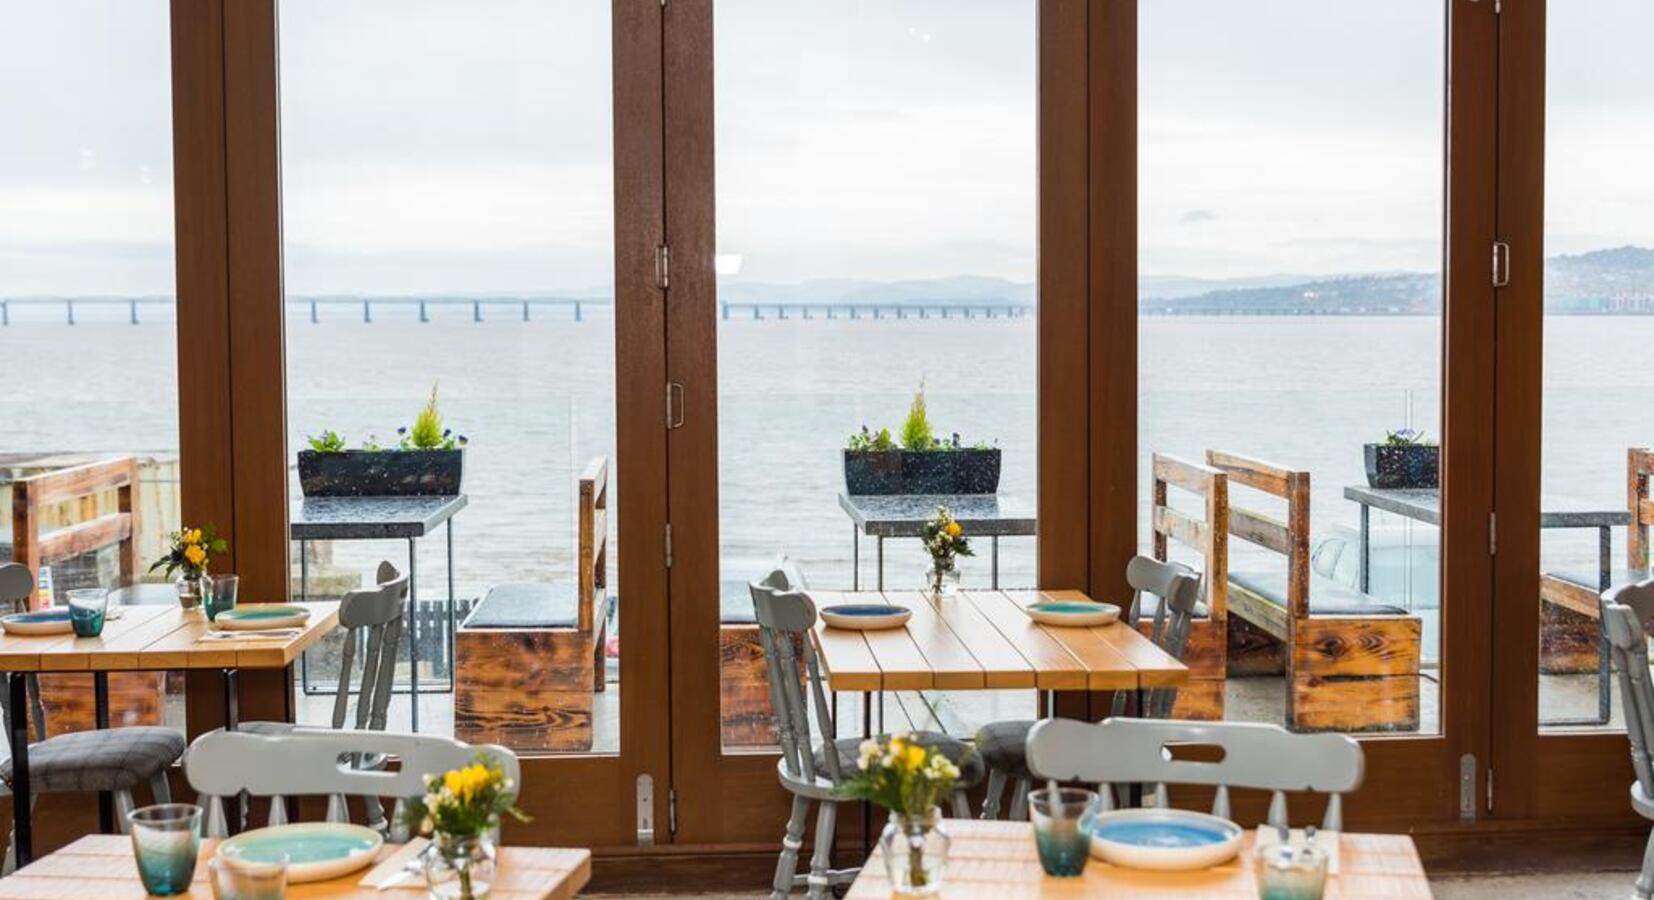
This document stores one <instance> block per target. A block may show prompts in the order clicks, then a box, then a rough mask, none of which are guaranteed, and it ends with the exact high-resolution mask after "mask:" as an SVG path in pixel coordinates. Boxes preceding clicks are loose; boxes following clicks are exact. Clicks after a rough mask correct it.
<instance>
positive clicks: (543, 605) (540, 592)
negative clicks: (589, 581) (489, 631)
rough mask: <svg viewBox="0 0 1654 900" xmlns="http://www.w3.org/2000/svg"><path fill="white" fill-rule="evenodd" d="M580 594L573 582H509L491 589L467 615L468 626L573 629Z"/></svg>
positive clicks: (577, 615) (577, 619)
mask: <svg viewBox="0 0 1654 900" xmlns="http://www.w3.org/2000/svg"><path fill="white" fill-rule="evenodd" d="M579 621H580V596H579V593H578V591H577V590H576V588H575V585H574V583H573V582H565V583H562V584H539V583H536V582H529V581H516V582H507V583H505V584H497V585H494V586H493V587H491V588H489V589H488V593H487V594H486V595H484V596H483V598H482V601H481V602H479V603H478V604H477V605H476V608H475V609H472V610H471V614H470V615H469V616H466V617H465V627H466V628H573V627H575V625H576V624H577V623H578V622H579Z"/></svg>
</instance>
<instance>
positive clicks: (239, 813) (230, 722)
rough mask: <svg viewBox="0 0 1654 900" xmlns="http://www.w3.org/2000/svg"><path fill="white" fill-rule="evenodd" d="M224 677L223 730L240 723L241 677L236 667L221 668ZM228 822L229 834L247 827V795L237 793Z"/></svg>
mask: <svg viewBox="0 0 1654 900" xmlns="http://www.w3.org/2000/svg"><path fill="white" fill-rule="evenodd" d="M222 675H223V678H224V730H225V731H235V730H236V728H237V727H239V726H240V725H241V677H240V670H238V669H224V670H222ZM227 817H228V818H229V821H228V822H225V823H224V826H225V828H226V829H228V830H229V832H230V833H231V834H238V833H240V832H241V831H242V830H243V829H245V828H246V827H247V795H246V793H241V794H237V795H236V798H235V806H234V810H233V812H230V813H228V814H227Z"/></svg>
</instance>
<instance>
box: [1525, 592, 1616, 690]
mask: <svg viewBox="0 0 1654 900" xmlns="http://www.w3.org/2000/svg"><path fill="white" fill-rule="evenodd" d="M1543 584H1544V583H1543V582H1541V587H1543ZM1601 634H1602V628H1601V626H1600V625H1599V624H1598V622H1597V619H1596V618H1594V617H1593V618H1587V617H1586V616H1582V615H1580V614H1579V613H1576V612H1574V611H1573V610H1571V609H1569V608H1567V607H1564V606H1561V605H1558V604H1555V603H1542V604H1540V606H1539V671H1541V672H1543V673H1545V674H1547V675H1582V674H1587V673H1593V672H1595V671H1596V670H1597V661H1598V658H1599V657H1598V644H1597V638H1598V636H1599V635H1601Z"/></svg>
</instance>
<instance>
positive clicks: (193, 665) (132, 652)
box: [0, 602, 339, 672]
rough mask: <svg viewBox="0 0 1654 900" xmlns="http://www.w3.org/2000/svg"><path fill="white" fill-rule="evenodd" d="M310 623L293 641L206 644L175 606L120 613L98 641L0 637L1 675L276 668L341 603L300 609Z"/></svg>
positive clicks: (327, 624)
mask: <svg viewBox="0 0 1654 900" xmlns="http://www.w3.org/2000/svg"><path fill="white" fill-rule="evenodd" d="M297 605H300V606H306V607H309V608H310V619H309V620H308V621H307V622H305V625H304V628H303V630H301V631H300V632H299V633H298V634H296V635H294V636H292V637H286V638H257V639H248V640H210V639H205V638H204V635H206V634H207V630H208V629H207V617H206V615H205V614H203V613H201V612H200V611H199V610H196V611H190V612H186V611H184V610H183V609H180V608H179V607H177V606H173V605H166V606H161V605H157V606H123V607H121V609H122V610H123V612H122V613H121V617H120V618H118V619H114V620H112V621H108V622H105V623H104V626H103V634H101V635H99V636H97V637H90V638H81V637H75V636H74V635H72V634H59V635H43V636H39V637H23V636H20V635H14V634H3V633H0V672H116V671H133V670H156V669H279V668H283V667H285V666H286V665H288V664H289V663H291V662H292V661H293V660H295V659H297V658H298V656H299V654H300V653H302V652H304V651H305V650H306V649H308V648H309V647H310V646H311V645H313V644H315V643H316V642H317V641H320V640H321V639H322V638H323V637H325V636H326V635H327V633H328V632H330V631H332V630H333V629H334V628H335V627H337V626H338V624H339V604H338V603H333V602H328V603H301V604H297Z"/></svg>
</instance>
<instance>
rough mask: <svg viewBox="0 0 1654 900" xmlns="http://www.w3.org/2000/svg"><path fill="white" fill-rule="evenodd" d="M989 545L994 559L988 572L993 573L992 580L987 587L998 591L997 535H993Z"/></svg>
mask: <svg viewBox="0 0 1654 900" xmlns="http://www.w3.org/2000/svg"><path fill="white" fill-rule="evenodd" d="M989 543H990V545H991V546H992V547H993V558H994V559H993V565H992V566H991V568H990V570H989V571H991V572H992V573H993V580H992V581H991V582H990V584H989V586H990V587H992V588H993V589H994V590H996V591H997V590H999V535H997V534H996V535H994V536H993V538H992V539H991V540H990V541H989Z"/></svg>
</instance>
